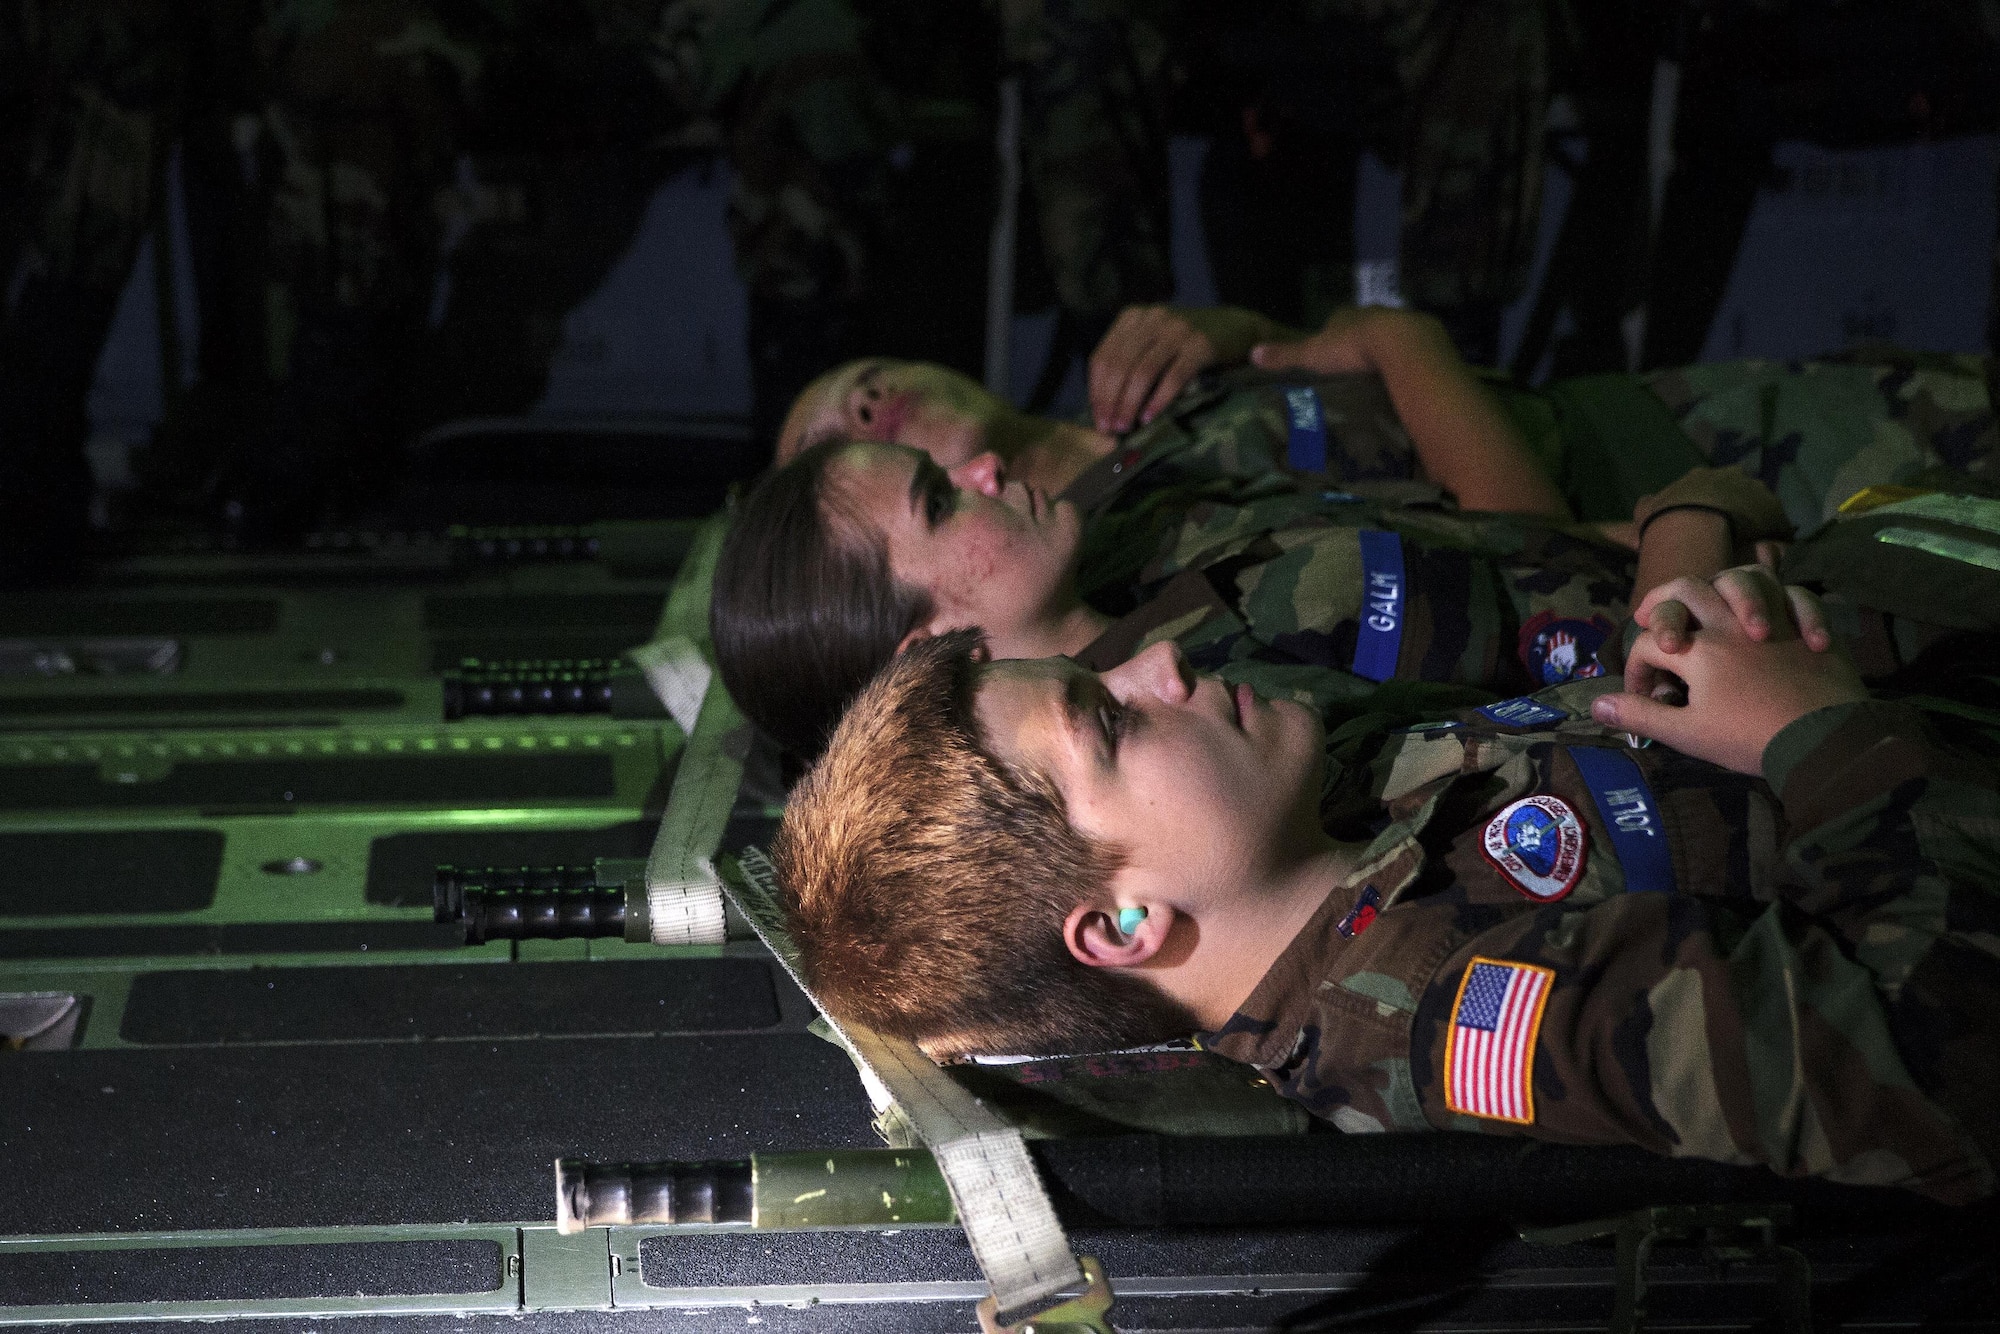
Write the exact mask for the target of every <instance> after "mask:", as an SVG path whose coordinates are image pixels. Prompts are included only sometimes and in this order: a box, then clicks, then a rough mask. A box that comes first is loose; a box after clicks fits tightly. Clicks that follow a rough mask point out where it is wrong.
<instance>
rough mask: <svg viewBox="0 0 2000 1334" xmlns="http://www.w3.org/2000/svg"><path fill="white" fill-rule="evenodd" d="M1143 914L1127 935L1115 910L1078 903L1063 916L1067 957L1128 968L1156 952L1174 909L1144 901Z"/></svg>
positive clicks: (1170, 925)
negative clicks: (1068, 954) (1120, 928)
mask: <svg viewBox="0 0 2000 1334" xmlns="http://www.w3.org/2000/svg"><path fill="white" fill-rule="evenodd" d="M1135 906H1140V907H1143V908H1144V910H1145V913H1146V915H1145V917H1144V918H1143V919H1142V920H1140V921H1139V922H1138V924H1137V925H1136V926H1134V927H1133V929H1132V931H1131V933H1130V934H1127V933H1125V932H1123V931H1120V930H1119V929H1118V914H1119V909H1118V908H1116V907H1112V908H1106V907H1103V906H1100V905H1096V904H1089V903H1080V904H1078V905H1077V906H1076V907H1074V908H1072V909H1070V911H1069V916H1067V917H1065V918H1064V919H1063V944H1064V945H1065V946H1067V947H1068V949H1069V952H1070V957H1071V958H1073V959H1075V960H1076V961H1077V962H1078V963H1084V964H1089V965H1090V966H1091V967H1092V968H1132V967H1135V966H1137V965H1139V964H1142V963H1144V962H1145V961H1146V960H1148V959H1150V958H1152V957H1153V956H1154V955H1155V954H1158V953H1159V952H1160V947H1161V946H1163V945H1165V944H1166V943H1167V933H1168V932H1169V931H1170V930H1172V928H1173V921H1174V910H1173V909H1172V908H1169V907H1167V906H1166V905H1164V904H1159V903H1148V904H1143V905H1135Z"/></svg>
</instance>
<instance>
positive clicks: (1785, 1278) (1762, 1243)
mask: <svg viewBox="0 0 2000 1334" xmlns="http://www.w3.org/2000/svg"><path fill="white" fill-rule="evenodd" d="M1791 1221H1792V1207H1791V1206H1790V1205H1788V1204H1770V1205H1745V1204H1682V1205H1662V1206H1657V1207H1654V1208H1650V1209H1635V1210H1633V1211H1632V1212H1631V1213H1629V1214H1620V1215H1618V1216H1616V1217H1614V1218H1599V1219H1593V1220H1592V1221H1590V1222H1588V1223H1571V1224H1567V1225H1565V1226H1562V1227H1548V1228H1529V1229H1525V1230H1523V1231H1522V1233H1521V1240H1523V1241H1526V1242H1532V1243H1535V1244H1538V1245H1544V1246H1567V1245H1570V1244H1573V1243H1575V1242H1579V1241H1592V1240H1595V1239H1596V1238H1599V1237H1616V1238H1617V1244H1618V1252H1617V1267H1618V1288H1617V1295H1616V1297H1615V1299H1614V1301H1613V1305H1612V1308H1611V1327H1610V1334H1639V1331H1641V1330H1643V1329H1645V1327H1646V1266H1647V1264H1648V1263H1649V1262H1650V1261H1651V1259H1652V1254H1653V1248H1654V1247H1655V1246H1656V1245H1658V1244H1659V1243H1660V1242H1663V1241H1680V1242H1686V1241H1694V1240H1696V1239H1697V1238H1698V1239H1699V1241H1700V1245H1701V1247H1702V1250H1703V1253H1704V1254H1705V1255H1706V1256H1707V1257H1708V1258H1709V1259H1710V1260H1711V1261H1713V1262H1714V1263H1716V1264H1718V1265H1730V1264H1744V1263H1756V1262H1759V1261H1761V1262H1764V1263H1767V1264H1770V1265H1772V1266H1773V1267H1774V1268H1775V1270H1776V1274H1775V1279H1774V1281H1775V1282H1776V1283H1777V1287H1778V1310H1777V1327H1778V1328H1779V1329H1781V1330H1784V1331H1786V1334H1811V1331H1812V1265H1811V1263H1810V1262H1809V1261H1808V1260H1807V1259H1806V1257H1805V1256H1804V1255H1803V1254H1802V1253H1801V1252H1799V1251H1798V1250H1796V1249H1794V1248H1793V1247H1790V1246H1784V1245H1780V1244H1779V1242H1778V1229H1779V1228H1781V1227H1785V1226H1788V1225H1789V1224H1790V1223H1791Z"/></svg>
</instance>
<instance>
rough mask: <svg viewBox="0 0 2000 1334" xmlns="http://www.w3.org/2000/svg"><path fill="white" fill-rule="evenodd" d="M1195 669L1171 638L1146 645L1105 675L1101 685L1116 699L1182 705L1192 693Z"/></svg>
mask: <svg viewBox="0 0 2000 1334" xmlns="http://www.w3.org/2000/svg"><path fill="white" fill-rule="evenodd" d="M1194 680H1195V678H1194V669H1193V668H1191V667H1189V666H1188V660H1187V658H1186V656H1185V655H1184V654H1182V652H1181V646H1180V645H1179V644H1176V643H1175V642H1174V641H1173V640H1171V639H1163V640H1161V641H1160V642H1159V643H1157V644H1152V645H1148V646H1147V647H1146V648H1143V649H1141V650H1140V651H1139V652H1137V653H1135V654H1133V655H1132V656H1131V657H1130V658H1128V659H1126V660H1125V661H1124V662H1122V663H1120V664H1119V665H1118V666H1116V667H1113V668H1112V669H1111V670H1110V671H1108V672H1106V673H1104V686H1105V689H1107V690H1109V691H1110V692H1111V694H1112V696H1113V697H1114V698H1116V699H1119V700H1130V699H1131V698H1132V697H1133V696H1135V695H1145V696H1151V697H1152V698H1154V699H1158V700H1160V701H1162V702H1164V703H1167V704H1185V703H1187V701H1188V699H1189V697H1190V696H1192V695H1193V694H1194Z"/></svg>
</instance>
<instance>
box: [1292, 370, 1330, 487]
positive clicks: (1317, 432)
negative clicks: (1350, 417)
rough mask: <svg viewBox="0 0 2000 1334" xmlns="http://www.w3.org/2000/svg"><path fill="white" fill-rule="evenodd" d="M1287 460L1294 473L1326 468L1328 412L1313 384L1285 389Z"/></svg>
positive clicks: (1324, 469) (1319, 470) (1317, 470)
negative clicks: (1324, 409)
mask: <svg viewBox="0 0 2000 1334" xmlns="http://www.w3.org/2000/svg"><path fill="white" fill-rule="evenodd" d="M1285 462H1286V463H1288V464H1290V465H1291V468H1292V471H1293V472H1325V471H1326V414H1325V413H1324V412H1321V411H1320V406H1319V392H1318V391H1317V390H1315V389H1314V388H1313V387H1312V386H1311V385H1303V386H1301V387H1299V388H1297V389H1287V390H1286V391H1285Z"/></svg>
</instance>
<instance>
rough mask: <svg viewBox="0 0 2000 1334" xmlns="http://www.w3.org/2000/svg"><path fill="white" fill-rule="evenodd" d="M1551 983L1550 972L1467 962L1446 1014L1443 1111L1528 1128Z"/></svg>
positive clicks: (1484, 961) (1488, 961)
mask: <svg viewBox="0 0 2000 1334" xmlns="http://www.w3.org/2000/svg"><path fill="white" fill-rule="evenodd" d="M1554 978H1555V974H1554V972H1552V971H1551V970H1549V969H1547V968H1537V967H1535V965H1533V964H1528V963H1503V962H1501V961H1499V960H1496V959H1474V960H1473V961H1472V964H1471V966H1470V967H1468V968H1467V969H1466V970H1465V977H1464V978H1463V979H1462V980H1461V981H1460V982H1459V984H1458V1001H1457V1003H1456V1004H1454V1005H1453V1006H1452V1009H1451V1034H1450V1036H1449V1038H1448V1039H1447V1041H1446V1044H1445V1051H1444V1089H1445V1106H1447V1107H1449V1108H1450V1109H1451V1110H1452V1111H1454V1112H1464V1113H1466V1114H1467V1115H1469V1116H1483V1117H1487V1118H1488V1119H1490V1120H1494V1121H1513V1122H1516V1123H1518V1124H1520V1125H1533V1124H1534V1121H1535V1094H1534V1085H1533V1083H1532V1071H1533V1069H1534V1060H1535V1035H1536V1034H1537V1033H1539V1032H1540V1031H1541V1028H1542V1005H1543V1003H1544V1002H1546V1001H1547V1000H1548V996H1549V984H1550V982H1551V981H1553V979H1554Z"/></svg>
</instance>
